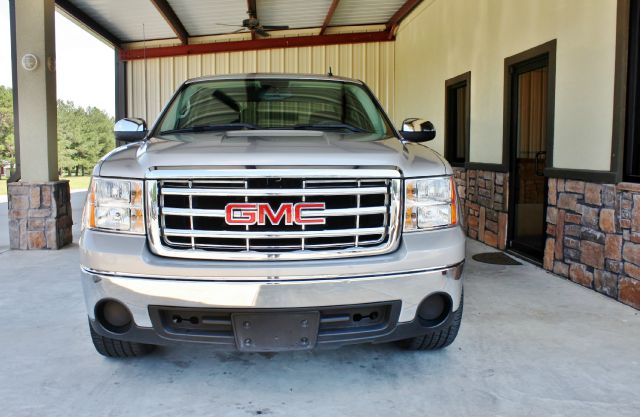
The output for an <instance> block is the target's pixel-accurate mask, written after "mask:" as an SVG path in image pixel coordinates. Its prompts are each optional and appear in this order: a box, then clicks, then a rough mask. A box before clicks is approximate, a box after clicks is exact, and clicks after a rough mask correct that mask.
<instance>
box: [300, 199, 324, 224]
mask: <svg viewBox="0 0 640 417" xmlns="http://www.w3.org/2000/svg"><path fill="white" fill-rule="evenodd" d="M313 209H315V210H324V203H298V204H296V205H295V212H296V219H295V222H296V224H325V223H326V222H327V221H326V219H325V218H324V217H304V213H303V210H313Z"/></svg>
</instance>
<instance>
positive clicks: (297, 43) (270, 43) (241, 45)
mask: <svg viewBox="0 0 640 417" xmlns="http://www.w3.org/2000/svg"><path fill="white" fill-rule="evenodd" d="M392 40H393V36H390V35H389V33H388V32H387V31H380V32H361V33H341V34H337V35H315V36H297V37H289V38H266V39H256V40H246V41H232V42H215V43H205V44H192V45H178V46H166V47H159V48H147V49H146V50H145V49H128V50H125V49H123V50H121V51H120V59H121V60H123V61H131V60H134V59H143V58H145V57H146V58H161V57H169V56H182V55H198V54H210V53H216V52H236V51H250V50H259V49H274V48H295V47H301V46H320V45H340V44H347V43H367V42H386V41H392Z"/></svg>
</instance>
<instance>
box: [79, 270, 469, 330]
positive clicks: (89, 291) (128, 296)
mask: <svg viewBox="0 0 640 417" xmlns="http://www.w3.org/2000/svg"><path fill="white" fill-rule="evenodd" d="M461 273H462V263H460V264H457V265H453V266H450V267H447V268H442V269H433V270H423V271H412V272H407V273H402V272H400V273H397V274H378V275H371V276H362V277H358V278H339V279H322V280H303V281H294V280H289V281H286V282H269V281H257V282H228V281H227V282H225V281H202V280H169V279H150V278H133V277H126V276H110V275H104V274H98V273H94V272H91V271H89V270H87V269H86V268H83V269H82V272H81V277H82V286H83V289H84V294H85V301H86V304H87V312H88V314H89V318H90V319H91V320H94V319H95V314H94V308H95V305H96V304H97V303H98V302H99V301H100V300H103V299H107V298H110V299H115V300H118V301H120V302H122V303H124V304H125V305H126V306H127V307H128V308H129V310H130V311H131V314H132V315H133V319H134V322H135V324H136V325H137V326H138V327H147V328H150V327H152V323H151V319H150V316H149V306H152V305H153V306H172V307H201V308H222V307H224V308H269V309H277V308H290V309H295V308H303V307H323V306H336V305H355V304H366V303H376V302H383V301H398V300H399V301H401V311H400V316H399V318H398V322H400V323H401V322H409V321H412V320H413V319H414V317H415V315H416V308H417V307H418V305H419V304H420V302H421V301H422V300H423V299H424V298H426V297H427V296H429V295H430V294H433V293H436V292H442V293H446V294H448V295H449V296H450V297H451V300H452V310H453V311H455V310H457V309H458V307H459V303H460V297H461V293H462V280H461Z"/></svg>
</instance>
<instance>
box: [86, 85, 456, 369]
mask: <svg viewBox="0 0 640 417" xmlns="http://www.w3.org/2000/svg"><path fill="white" fill-rule="evenodd" d="M115 134H116V138H117V139H119V140H121V141H125V142H130V143H128V144H127V145H125V146H122V147H119V148H117V149H115V150H114V151H112V152H111V153H109V154H108V155H106V156H105V157H104V158H103V159H102V160H101V161H100V162H99V163H98V165H97V166H96V167H95V169H94V171H93V179H92V181H91V185H90V188H89V192H88V197H87V202H86V206H85V211H84V216H83V228H82V235H81V239H80V248H81V260H80V262H81V279H82V285H83V289H84V295H85V300H86V305H87V311H88V316H89V328H90V331H91V337H92V340H93V343H94V345H95V348H96V349H97V351H98V352H99V353H101V354H103V355H105V356H111V357H127V356H138V355H142V354H145V353H147V352H149V351H151V350H152V349H153V347H154V346H156V345H165V344H170V343H177V342H196V343H208V344H210V345H211V346H212V347H214V348H216V347H217V348H220V349H230V350H239V351H248V352H265V351H282V350H306V349H313V348H325V347H337V346H342V345H347V344H353V343H383V342H391V341H398V342H399V343H400V344H401V345H402V346H404V347H406V348H409V349H414V350H431V349H438V348H442V347H445V346H447V345H449V344H451V343H452V342H453V340H454V339H455V337H456V335H457V333H458V329H459V327H460V321H461V319H462V300H463V291H462V279H461V277H462V266H463V262H464V259H465V236H464V232H463V230H462V227H461V221H462V216H461V215H460V214H461V213H460V207H459V204H458V202H457V196H456V189H455V186H454V182H453V177H452V174H453V173H452V170H451V167H450V166H449V164H448V163H447V162H446V161H445V160H444V159H443V158H442V157H441V156H440V155H438V154H437V153H436V152H434V151H433V150H431V149H429V148H428V147H426V146H423V145H421V144H419V143H417V142H424V141H428V140H431V139H433V138H434V136H435V129H434V127H433V125H432V124H431V123H430V122H426V121H422V120H419V119H407V120H405V122H404V123H403V126H402V130H401V131H397V130H396V129H395V128H394V127H393V125H392V123H391V122H390V120H389V118H388V117H387V115H386V114H385V112H384V111H383V109H382V108H381V106H380V104H379V103H378V101H377V100H376V98H375V97H374V96H373V94H372V93H371V91H370V90H369V89H368V88H367V87H366V86H365V85H364V84H363V83H362V82H360V81H356V80H352V79H347V78H340V77H334V76H313V75H288V74H287V75H282V74H279V75H276V74H248V75H233V76H217V77H204V78H198V79H193V80H189V81H186V82H185V83H184V84H182V86H180V88H179V89H178V91H177V92H176V93H175V95H174V96H173V97H172V98H171V100H170V101H169V103H168V104H167V106H166V107H165V109H164V110H163V111H162V112H161V114H160V116H159V118H158V119H157V121H156V122H155V123H154V125H153V127H151V128H150V129H147V126H146V124H145V123H144V121H142V120H140V119H123V120H120V121H119V122H118V123H117V124H116V127H115Z"/></svg>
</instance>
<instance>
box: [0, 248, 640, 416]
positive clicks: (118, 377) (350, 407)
mask: <svg viewBox="0 0 640 417" xmlns="http://www.w3.org/2000/svg"><path fill="white" fill-rule="evenodd" d="M486 250H490V249H489V248H488V247H486V246H483V245H482V244H479V243H477V242H469V245H468V251H469V253H475V252H478V251H486ZM0 265H1V267H0V317H2V320H1V321H0V333H1V334H2V343H0V357H1V358H2V360H1V361H0V398H1V399H2V400H1V401H0V403H1V408H0V415H3V416H64V417H69V416H92V417H95V416H135V417H140V416H172V417H173V416H216V417H220V416H251V415H268V416H296V417H297V416H323V417H332V416H382V415H384V416H396V415H397V416H427V415H438V416H447V415H450V416H510V417H512V416H551V415H553V416H634V417H636V416H638V410H639V409H640V396H639V395H638V393H639V392H640V376H639V375H640V356H638V348H639V345H638V341H640V316H639V314H638V313H639V312H638V311H636V310H634V309H632V308H630V307H627V306H624V305H622V304H620V303H617V302H615V301H613V300H611V299H608V298H606V297H604V296H602V295H599V294H597V293H595V292H593V291H591V290H587V289H584V288H582V287H580V286H578V285H576V284H573V283H570V282H568V281H566V280H564V279H561V278H558V277H555V276H553V275H550V274H548V273H546V272H544V271H542V270H541V269H539V268H536V267H534V266H531V265H522V266H509V267H506V266H493V265H485V264H480V263H477V262H475V261H473V260H471V259H469V260H468V263H467V268H466V271H465V298H466V300H465V313H464V318H463V321H462V329H461V332H460V334H459V336H458V339H457V340H456V341H455V342H454V343H453V345H451V346H450V347H448V348H447V349H445V350H442V351H438V352H406V351H403V350H401V349H399V348H397V347H396V346H395V345H365V346H352V347H344V348H341V349H338V350H329V351H313V352H296V353H278V354H239V353H220V352H215V351H213V350H211V349H210V348H208V347H207V346H206V345H181V346H175V347H166V348H161V349H158V350H157V351H156V353H154V354H152V355H151V356H148V357H145V358H141V359H130V360H112V359H106V358H103V357H101V356H99V355H98V354H96V353H95V351H94V349H93V346H92V345H91V342H90V340H89V332H88V329H87V321H86V314H85V307H84V304H83V299H82V292H81V288H80V283H79V279H78V275H79V271H78V248H77V245H76V244H74V245H73V246H71V247H68V248H65V249H63V250H60V251H41V252H18V251H9V252H5V253H3V254H0Z"/></svg>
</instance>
